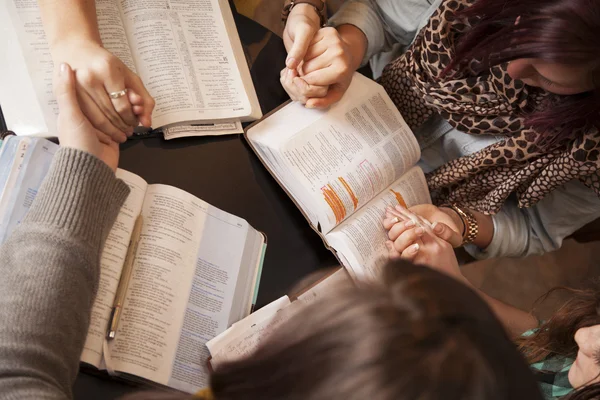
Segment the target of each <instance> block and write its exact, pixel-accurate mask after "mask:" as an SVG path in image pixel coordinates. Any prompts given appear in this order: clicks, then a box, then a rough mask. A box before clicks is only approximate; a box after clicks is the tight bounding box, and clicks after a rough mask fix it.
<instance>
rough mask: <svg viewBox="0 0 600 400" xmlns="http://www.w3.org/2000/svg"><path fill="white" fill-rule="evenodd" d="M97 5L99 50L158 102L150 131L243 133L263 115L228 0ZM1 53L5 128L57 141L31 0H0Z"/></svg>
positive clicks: (44, 49)
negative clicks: (245, 123)
mask: <svg viewBox="0 0 600 400" xmlns="http://www.w3.org/2000/svg"><path fill="white" fill-rule="evenodd" d="M95 3H96V11H97V18H98V25H99V29H100V36H101V39H102V43H103V45H104V47H105V48H106V49H107V50H109V51H110V52H111V53H113V54H114V55H115V56H117V57H118V58H119V59H121V61H123V63H124V64H125V65H127V67H129V68H130V69H131V70H132V71H134V72H136V73H137V74H138V75H139V76H140V78H141V79H142V81H143V83H144V85H145V86H146V88H147V89H148V91H149V92H150V94H151V95H152V96H153V97H154V99H155V101H156V106H155V109H154V113H153V115H152V120H153V128H163V127H173V126H174V125H186V126H188V128H185V129H183V130H181V129H180V130H170V131H168V134H167V135H166V138H168V139H170V138H174V137H180V136H190V135H196V136H199V135H206V134H224V133H232V132H237V133H240V132H241V121H250V120H255V119H257V118H260V117H261V115H262V113H261V110H260V105H259V103H258V99H257V97H256V92H255V90H254V86H253V83H252V79H251V77H250V72H249V69H248V65H247V62H246V58H245V54H244V51H243V48H242V45H241V42H240V38H239V36H238V33H237V29H236V26H235V22H234V20H233V15H232V12H231V9H230V7H229V4H228V2H227V0H162V1H157V0H150V1H146V0H96V1H95ZM77 50H78V49H73V51H74V52H76V51H77ZM0 54H4V55H5V56H6V59H7V62H4V63H2V65H0V87H2V91H0V104H2V108H3V110H4V113H5V117H6V120H7V124H8V126H9V128H10V129H11V130H13V131H15V132H17V133H18V134H22V135H27V134H38V135H50V136H55V135H56V115H57V113H58V108H57V104H56V100H55V98H54V95H53V92H52V71H53V61H52V56H51V54H50V50H49V45H48V42H47V39H46V36H45V34H44V29H43V26H42V21H41V18H40V10H39V8H38V5H37V2H36V1H22V0H6V1H3V2H1V4H0ZM120 89H121V88H118V89H114V90H120ZM192 124H195V125H196V126H190V125H192Z"/></svg>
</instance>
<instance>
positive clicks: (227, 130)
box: [163, 121, 244, 140]
mask: <svg viewBox="0 0 600 400" xmlns="http://www.w3.org/2000/svg"><path fill="white" fill-rule="evenodd" d="M236 133H244V129H243V128H242V123H241V122H240V121H234V122H223V123H215V124H197V125H177V126H172V127H170V128H165V129H163V135H164V137H165V140H170V139H177V138H183V137H192V136H221V135H232V134H236Z"/></svg>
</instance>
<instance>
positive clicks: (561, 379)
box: [523, 329, 575, 400]
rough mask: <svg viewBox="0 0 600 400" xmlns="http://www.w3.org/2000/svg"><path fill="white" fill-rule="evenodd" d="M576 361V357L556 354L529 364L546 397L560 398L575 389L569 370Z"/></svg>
mask: <svg viewBox="0 0 600 400" xmlns="http://www.w3.org/2000/svg"><path fill="white" fill-rule="evenodd" d="M536 330H537V329H532V330H530V331H527V332H525V333H524V334H523V336H530V335H532V334H533V333H535V331H536ZM574 362H575V359H573V358H570V357H560V356H554V357H548V358H547V359H545V360H543V361H540V362H537V363H534V364H531V365H530V366H529V367H530V368H531V369H532V370H533V372H534V373H535V376H536V378H537V380H538V384H539V386H540V390H541V392H542V395H543V396H544V399H546V400H554V399H560V398H561V397H563V396H566V395H568V394H569V393H571V392H572V391H573V386H571V383H569V370H570V369H571V366H572V365H573V363H574Z"/></svg>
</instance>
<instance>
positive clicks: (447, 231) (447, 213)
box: [400, 204, 464, 247]
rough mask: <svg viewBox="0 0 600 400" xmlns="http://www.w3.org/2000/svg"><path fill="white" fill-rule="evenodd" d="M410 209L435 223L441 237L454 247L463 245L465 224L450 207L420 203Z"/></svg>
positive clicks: (437, 232)
mask: <svg viewBox="0 0 600 400" xmlns="http://www.w3.org/2000/svg"><path fill="white" fill-rule="evenodd" d="M400 208H401V207H400ZM409 210H410V211H411V212H413V213H415V214H417V215H419V216H420V217H422V218H425V219H426V220H427V221H429V222H431V223H432V224H435V227H434V228H435V230H436V234H437V236H438V237H439V238H441V239H443V240H445V241H447V242H448V243H450V244H451V245H452V246H453V247H460V246H461V245H462V242H463V237H462V235H463V233H462V232H463V228H464V226H463V222H462V220H461V219H460V217H459V216H458V214H456V212H454V211H452V210H451V209H449V208H445V207H442V208H440V207H436V206H434V205H431V204H420V205H418V206H413V207H410V208H409Z"/></svg>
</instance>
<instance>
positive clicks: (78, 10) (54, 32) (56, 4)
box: [38, 0, 102, 51]
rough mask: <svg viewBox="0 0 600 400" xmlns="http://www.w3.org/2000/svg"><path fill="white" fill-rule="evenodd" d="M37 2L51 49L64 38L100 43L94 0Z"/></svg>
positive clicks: (72, 40)
mask: <svg viewBox="0 0 600 400" xmlns="http://www.w3.org/2000/svg"><path fill="white" fill-rule="evenodd" d="M38 2H39V5H40V11H41V15H42V22H43V24H44V30H45V31H46V36H47V37H48V43H49V44H50V49H51V50H52V49H53V48H55V47H56V46H57V45H58V44H60V43H61V42H64V41H66V40H69V41H70V42H74V41H80V40H82V41H83V40H85V41H93V42H96V43H98V44H99V45H101V44H102V41H101V39H100V32H99V31H98V21H97V18H96V2H95V0H38ZM73 50H74V51H76V49H73Z"/></svg>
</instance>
